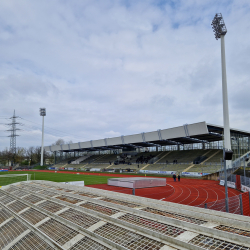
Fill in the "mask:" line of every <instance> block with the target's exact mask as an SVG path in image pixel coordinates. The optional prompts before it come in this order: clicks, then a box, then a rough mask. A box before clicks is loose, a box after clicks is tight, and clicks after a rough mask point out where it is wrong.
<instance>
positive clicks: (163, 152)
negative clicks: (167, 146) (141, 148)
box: [148, 151, 172, 165]
mask: <svg viewBox="0 0 250 250" xmlns="http://www.w3.org/2000/svg"><path fill="white" fill-rule="evenodd" d="M171 152H172V151H169V152H167V153H166V154H164V155H163V156H162V157H161V158H160V159H159V160H157V161H156V162H155V163H154V164H156V163H157V162H158V161H160V160H161V159H163V158H164V157H165V156H167V155H169V154H170V153H171ZM163 153H165V152H163ZM148 165H150V164H148Z"/></svg>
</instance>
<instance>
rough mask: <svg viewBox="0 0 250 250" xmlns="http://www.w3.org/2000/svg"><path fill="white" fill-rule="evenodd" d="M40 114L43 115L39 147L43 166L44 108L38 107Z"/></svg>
mask: <svg viewBox="0 0 250 250" xmlns="http://www.w3.org/2000/svg"><path fill="white" fill-rule="evenodd" d="M40 116H42V117H43V127H42V148H41V166H43V140H44V116H46V108H40Z"/></svg>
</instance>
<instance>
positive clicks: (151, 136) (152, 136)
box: [144, 131, 159, 142]
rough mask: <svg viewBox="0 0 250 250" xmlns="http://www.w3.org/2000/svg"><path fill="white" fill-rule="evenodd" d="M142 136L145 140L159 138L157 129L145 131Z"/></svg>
mask: <svg viewBox="0 0 250 250" xmlns="http://www.w3.org/2000/svg"><path fill="white" fill-rule="evenodd" d="M144 136H145V140H146V141H147V142H150V141H157V140H159V135H158V132H157V131H154V132H149V133H145V134H144Z"/></svg>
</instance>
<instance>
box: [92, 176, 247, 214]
mask: <svg viewBox="0 0 250 250" xmlns="http://www.w3.org/2000/svg"><path fill="white" fill-rule="evenodd" d="M166 179H167V186H166V187H154V188H142V189H136V190H135V195H137V196H142V197H147V198H152V199H157V200H162V201H169V202H174V203H180V204H184V205H190V206H199V205H201V207H204V203H210V206H211V205H213V203H214V204H216V202H217V201H219V200H222V201H223V199H225V187H224V186H220V185H219V182H218V181H209V180H197V179H181V181H180V182H178V181H176V182H174V180H173V179H172V178H166ZM88 187H93V188H100V189H104V190H110V191H116V192H120V193H126V194H132V190H131V189H128V188H121V187H115V186H108V185H107V184H97V185H89V186H88ZM239 194H242V193H241V192H240V191H238V190H235V189H232V188H228V197H236V196H237V195H239ZM242 200H243V213H244V215H248V216H249V215H250V210H249V198H248V193H245V194H244V193H243V194H242ZM211 202H212V203H211ZM238 210H239V206H238V204H237V207H235V208H234V211H230V212H232V213H234V212H236V211H238Z"/></svg>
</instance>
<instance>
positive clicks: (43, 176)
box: [0, 171, 112, 186]
mask: <svg viewBox="0 0 250 250" xmlns="http://www.w3.org/2000/svg"><path fill="white" fill-rule="evenodd" d="M4 174H31V180H45V181H55V182H68V181H84V184H85V185H93V184H107V182H108V179H110V178H112V176H99V175H82V174H79V175H78V174H61V173H55V172H51V173H48V172H31V171H22V172H18V171H15V172H2V173H0V175H4ZM1 179H2V178H0V186H4V185H8V184H11V183H13V181H14V182H16V181H15V180H14V179H15V178H8V179H7V178H3V180H2V181H1ZM16 180H17V179H16Z"/></svg>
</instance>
